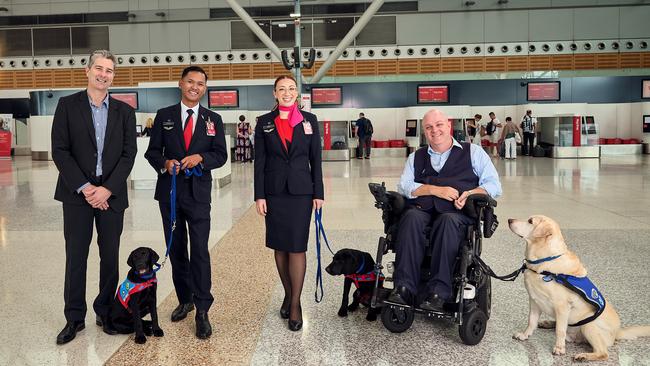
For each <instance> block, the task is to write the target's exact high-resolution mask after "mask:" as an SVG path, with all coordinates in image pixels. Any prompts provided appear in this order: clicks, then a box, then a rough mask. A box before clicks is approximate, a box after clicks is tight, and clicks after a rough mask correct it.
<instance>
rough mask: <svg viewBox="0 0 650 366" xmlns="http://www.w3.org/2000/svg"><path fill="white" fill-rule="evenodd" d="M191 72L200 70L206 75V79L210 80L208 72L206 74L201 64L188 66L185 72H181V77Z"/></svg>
mask: <svg viewBox="0 0 650 366" xmlns="http://www.w3.org/2000/svg"><path fill="white" fill-rule="evenodd" d="M190 72H200V73H201V74H203V76H205V81H208V74H206V73H205V70H203V69H202V68H201V67H199V66H188V67H186V68H184V69H183V73H182V74H181V79H182V78H184V77H186V76H187V74H189V73H190Z"/></svg>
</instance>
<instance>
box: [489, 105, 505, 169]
mask: <svg viewBox="0 0 650 366" xmlns="http://www.w3.org/2000/svg"><path fill="white" fill-rule="evenodd" d="M489 116H490V121H489V122H488V123H487V124H486V125H485V134H486V135H488V136H489V138H490V150H492V156H493V157H495V158H498V157H499V152H498V151H497V150H498V149H497V145H498V143H499V136H500V135H501V129H502V128H503V125H502V124H501V121H499V119H498V118H497V117H496V115H495V114H494V112H490V114H489Z"/></svg>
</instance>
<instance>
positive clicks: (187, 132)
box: [183, 109, 194, 150]
mask: <svg viewBox="0 0 650 366" xmlns="http://www.w3.org/2000/svg"><path fill="white" fill-rule="evenodd" d="M193 113H194V111H193V110H191V109H188V110H187V119H186V120H185V129H184V130H183V138H184V139H185V150H189V149H190V141H192V129H193V125H194V119H193V118H192V114H193Z"/></svg>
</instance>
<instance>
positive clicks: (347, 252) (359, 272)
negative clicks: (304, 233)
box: [325, 249, 384, 321]
mask: <svg viewBox="0 0 650 366" xmlns="http://www.w3.org/2000/svg"><path fill="white" fill-rule="evenodd" d="M374 269H375V261H374V260H373V259H372V256H371V255H370V254H369V253H366V252H362V251H359V250H355V249H341V250H339V251H338V252H336V254H334V258H333V259H332V263H330V264H329V265H328V266H327V268H325V271H327V273H329V274H331V275H332V276H338V275H345V282H344V284H343V299H342V301H341V307H340V308H339V312H338V315H339V316H341V317H345V316H348V311H355V310H357V309H358V308H359V304H362V305H363V306H365V307H367V308H368V315H367V316H366V320H368V321H374V320H376V319H377V314H378V310H377V309H373V308H372V307H370V300H371V298H372V290H373V289H374V286H375V279H376V275H375V273H374V272H373V271H374ZM383 283H384V277H383V275H382V276H381V277H380V278H379V287H382V285H383ZM352 284H354V286H355V287H356V291H354V294H352V303H351V304H349V305H348V303H349V301H350V300H349V295H350V288H351V287H352Z"/></svg>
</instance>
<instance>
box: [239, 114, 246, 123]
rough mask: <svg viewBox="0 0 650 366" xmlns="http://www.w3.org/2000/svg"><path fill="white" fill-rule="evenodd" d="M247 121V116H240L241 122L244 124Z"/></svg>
mask: <svg viewBox="0 0 650 366" xmlns="http://www.w3.org/2000/svg"><path fill="white" fill-rule="evenodd" d="M245 120H246V116H244V115H243V114H242V115H240V116H239V122H244V121H245Z"/></svg>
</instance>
